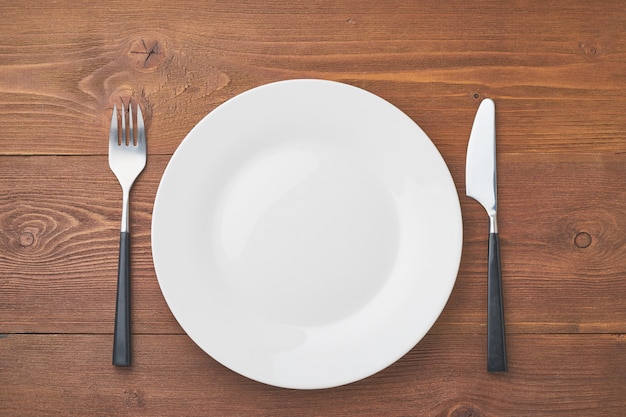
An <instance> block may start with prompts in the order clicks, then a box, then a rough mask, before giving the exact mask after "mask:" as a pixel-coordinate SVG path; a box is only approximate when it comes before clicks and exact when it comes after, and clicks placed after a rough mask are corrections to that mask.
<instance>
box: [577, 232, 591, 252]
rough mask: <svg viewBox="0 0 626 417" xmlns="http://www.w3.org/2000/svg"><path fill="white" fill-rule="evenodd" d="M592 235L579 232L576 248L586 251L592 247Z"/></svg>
mask: <svg viewBox="0 0 626 417" xmlns="http://www.w3.org/2000/svg"><path fill="white" fill-rule="evenodd" d="M591 241H592V239H591V235H590V234H589V233H587V232H579V233H577V234H576V236H574V244H575V245H576V247H578V248H581V249H585V248H588V247H589V246H590V245H591Z"/></svg>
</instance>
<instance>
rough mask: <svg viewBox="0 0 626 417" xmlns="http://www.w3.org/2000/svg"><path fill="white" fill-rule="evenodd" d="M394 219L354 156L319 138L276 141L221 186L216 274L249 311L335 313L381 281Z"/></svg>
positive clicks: (390, 258)
mask: <svg viewBox="0 0 626 417" xmlns="http://www.w3.org/2000/svg"><path fill="white" fill-rule="evenodd" d="M398 223H399V222H398V216H397V210H396V207H395V204H394V200H393V197H392V195H391V194H390V192H389V191H388V187H384V186H383V184H381V182H380V180H379V179H378V178H376V176H375V175H373V173H372V170H370V169H368V167H367V166H365V165H364V164H363V162H362V160H361V159H360V158H357V157H355V156H354V155H352V156H351V155H350V153H349V152H347V151H344V150H343V149H342V148H341V147H340V146H338V145H335V144H330V143H327V142H324V141H320V140H310V141H299V142H298V141H295V142H294V141H290V142H288V143H283V144H278V145H276V146H274V147H272V148H271V149H270V150H266V151H265V152H262V153H260V154H257V155H254V156H253V157H251V158H249V159H248V160H247V161H246V162H245V163H243V164H242V166H241V167H240V169H238V170H237V172H236V173H235V175H234V177H233V178H232V180H231V181H229V182H228V183H227V186H226V187H225V190H224V192H223V194H222V198H221V199H220V206H219V209H218V213H217V215H216V217H215V224H214V228H215V231H216V233H214V236H216V242H215V246H216V248H218V250H217V251H216V252H218V254H219V255H217V256H219V257H220V259H218V260H217V263H218V265H220V267H221V273H220V275H221V277H222V279H223V280H224V281H225V284H226V286H227V287H228V288H229V291H230V292H231V295H232V296H233V297H234V298H235V299H236V300H238V301H239V302H240V303H241V305H242V306H245V309H250V311H251V314H254V315H257V316H258V315H261V316H264V317H265V318H266V319H268V320H272V321H276V322H280V323H285V324H291V325H302V326H310V325H322V324H324V323H329V322H333V321H337V320H340V319H342V318H344V317H347V316H349V315H350V314H353V313H354V312H356V311H358V310H359V309H360V308H362V307H364V306H365V305H366V304H367V303H368V302H369V301H370V300H371V299H372V297H374V296H375V295H376V294H377V292H378V291H379V290H380V288H381V287H382V286H383V285H384V284H385V282H386V280H387V278H388V276H389V274H390V273H391V269H392V267H393V265H394V262H395V258H396V254H397V245H398V233H399V232H398Z"/></svg>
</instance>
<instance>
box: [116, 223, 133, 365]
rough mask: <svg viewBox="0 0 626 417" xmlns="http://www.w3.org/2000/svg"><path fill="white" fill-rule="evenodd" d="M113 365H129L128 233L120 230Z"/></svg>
mask: <svg viewBox="0 0 626 417" xmlns="http://www.w3.org/2000/svg"><path fill="white" fill-rule="evenodd" d="M113 365H115V366H130V233H129V232H120V255H119V265H118V269H117V301H116V304H115V332H114V334H113Z"/></svg>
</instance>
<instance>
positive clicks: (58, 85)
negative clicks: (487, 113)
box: [0, 0, 626, 417]
mask: <svg viewBox="0 0 626 417" xmlns="http://www.w3.org/2000/svg"><path fill="white" fill-rule="evenodd" d="M625 39H626V11H624V8H623V4H622V3H621V2H620V1H593V2H590V1H563V2H548V1H516V2H502V1H466V0H454V1H447V2H433V1H388V2H385V1H378V0H377V1H352V0H349V1H336V2H333V1H306V2H300V1H293V0H292V1H285V2H274V1H241V0H231V1H207V2H200V1H191V0H177V1H141V2H129V1H119V0H107V1H104V2H102V1H99V2H95V1H91V2H82V1H55V2H51V1H26V2H8V1H4V2H2V4H1V5H0V196H1V198H0V333H1V335H0V415H2V416H112V415H119V416H121V415H129V416H131V415H132V416H300V415H302V416H304V415H319V416H364V415H367V416H455V417H460V416H554V415H567V416H590V415H597V416H617V415H623V414H624V412H625V411H624V409H625V406H626V340H625V338H624V333H626V301H625V299H626V192H625V191H624V190H626V187H625V186H624V183H625V181H626V41H625ZM291 78H323V79H330V80H336V81H341V82H344V83H348V84H351V85H355V86H358V87H361V88H364V89H367V90H369V91H371V92H373V93H375V94H377V95H379V96H381V97H383V98H385V99H386V100H388V101H390V102H391V103H393V104H395V105H396V106H398V107H399V108H400V109H402V110H403V111H404V112H406V113H407V114H408V115H409V116H410V117H411V118H412V119H413V120H415V122H417V123H418V124H419V125H420V126H421V127H422V129H424V131H425V132H426V133H427V134H428V135H429V137H430V138H432V140H433V142H434V143H435V145H436V146H437V147H438V148H439V150H440V152H441V153H442V155H443V157H444V158H445V160H446V162H447V163H448V165H449V167H450V171H451V173H452V175H453V177H454V180H455V182H456V185H457V188H458V193H459V198H460V202H461V207H462V211H463V218H464V248H463V256H462V260H461V266H460V271H459V274H458V279H457V282H456V286H455V288H454V291H453V293H452V295H451V298H450V300H449V302H448V304H447V306H446V308H445V310H444V311H443V313H442V315H441V316H440V318H439V320H438V321H437V322H436V324H435V326H434V327H433V328H432V329H431V331H430V332H429V333H428V335H427V336H426V337H425V338H424V339H423V340H422V341H421V342H420V343H419V344H418V345H417V346H416V347H415V348H414V349H412V350H411V351H410V352H409V353H408V354H407V355H406V356H405V357H403V358H402V359H400V360H399V361H398V362H396V363H395V364H393V365H392V366H390V367H388V368H387V369H385V370H383V371H382V372H380V373H378V374H376V375H374V376H372V377H369V378H367V379H365V380H362V381H359V382H356V383H353V384H349V385H347V386H343V387H339V388H334V389H326V390H314V391H294V390H286V389H281V388H275V387H270V386H266V385H263V384H260V383H257V382H253V381H251V380H248V379H246V378H244V377H242V376H239V375H237V374H235V373H234V372H232V371H230V370H228V369H226V368H224V367H223V366H221V365H220V364H218V363H217V362H216V361H214V360H213V359H212V358H211V357H209V356H208V355H206V354H205V353H204V352H203V351H201V350H200V349H199V348H198V347H197V346H196V345H195V344H194V343H193V342H192V341H191V340H190V339H189V338H188V337H187V336H186V335H185V334H184V332H183V331H182V330H181V328H180V327H179V325H178V324H177V323H176V321H175V319H174V318H173V316H172V314H171V313H170V311H169V309H168V307H167V305H166V303H165V301H164V299H163V296H162V294H161V291H160V289H159V285H158V283H157V280H156V275H155V271H154V267H153V263H152V254H151V248H150V223H151V213H152V208H153V203H154V198H155V193H156V190H157V187H158V184H159V181H160V179H161V176H162V174H163V171H164V169H165V166H166V164H167V163H168V161H169V159H170V157H171V155H172V153H173V152H174V150H175V149H176V147H177V146H178V145H179V144H180V142H181V141H182V140H183V138H184V137H185V135H186V134H187V133H188V132H189V131H190V129H191V128H192V127H193V126H194V125H195V124H196V123H197V122H198V121H199V120H200V119H201V118H202V117H203V116H205V115H206V114H207V113H208V112H210V111H211V110H213V109H214V108H215V107H216V106H218V105H219V104H221V103H223V102H224V101H225V100H227V99H229V98H231V97H233V96H235V95H237V94H239V93H241V92H243V91H246V90H248V89H250V88H252V87H255V86H259V85H261V84H264V83H268V82H271V81H277V80H283V79H291ZM121 97H133V99H134V100H137V101H139V102H140V103H141V104H142V106H143V107H144V110H145V114H146V123H147V135H148V143H149V156H148V162H147V166H146V169H145V170H144V172H143V173H142V174H141V176H140V177H139V179H138V181H137V182H136V183H135V187H134V189H133V192H132V205H133V213H132V220H131V223H132V229H133V234H134V246H133V248H132V259H133V260H132V268H133V274H134V276H133V282H132V306H133V314H132V325H133V336H132V337H133V342H134V348H133V359H134V363H133V366H132V367H130V368H128V369H120V368H115V367H113V366H111V346H112V333H113V315H114V309H115V290H116V270H117V251H118V227H119V218H120V210H121V192H120V188H119V185H118V183H117V181H116V179H115V177H114V176H113V174H112V173H111V172H110V170H109V167H108V159H107V158H108V157H107V135H108V124H109V120H110V115H111V109H112V106H113V104H114V103H116V102H119V100H120V98H121ZM484 97H491V98H493V99H494V100H495V101H496V105H497V109H498V112H497V126H498V127H497V129H498V158H499V160H498V164H499V171H498V181H499V209H500V210H499V226H500V239H501V250H502V273H503V280H504V283H503V286H504V299H505V307H506V311H505V316H506V322H507V338H508V339H507V340H508V355H509V372H508V373H505V374H489V373H487V372H486V305H487V303H486V293H487V287H486V286H487V280H486V265H487V262H486V261H487V232H488V229H487V224H488V223H487V217H486V215H485V213H484V211H483V209H482V208H481V207H480V206H479V205H478V204H477V203H476V202H475V201H473V200H471V199H469V198H467V197H465V186H464V181H465V172H464V169H465V160H464V159H465V150H466V146H467V140H468V137H469V131H470V128H471V124H472V121H473V117H474V114H475V111H476V109H477V107H478V104H479V102H480V100H481V99H483V98H484ZM367 348H368V347H367V346H363V349H367Z"/></svg>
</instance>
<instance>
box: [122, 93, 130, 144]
mask: <svg viewBox="0 0 626 417" xmlns="http://www.w3.org/2000/svg"><path fill="white" fill-rule="evenodd" d="M127 143H128V142H127V141H126V109H124V103H122V143H121V144H122V145H126V144H127Z"/></svg>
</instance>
